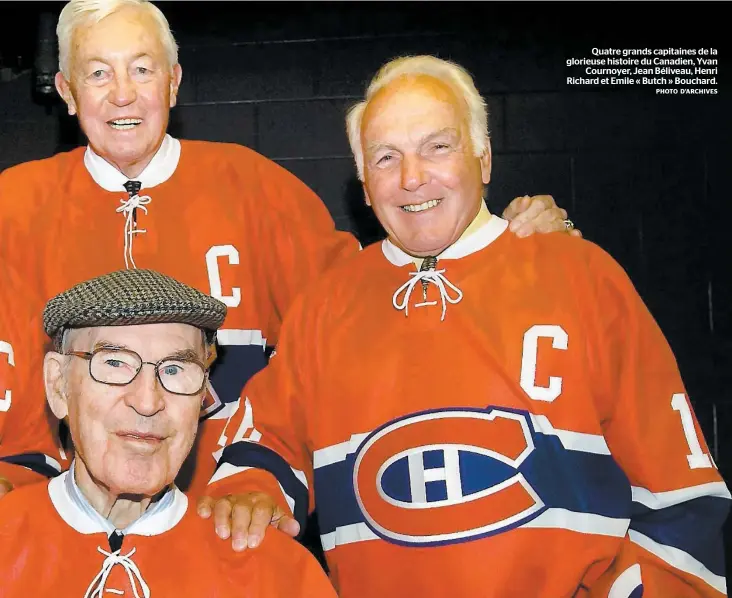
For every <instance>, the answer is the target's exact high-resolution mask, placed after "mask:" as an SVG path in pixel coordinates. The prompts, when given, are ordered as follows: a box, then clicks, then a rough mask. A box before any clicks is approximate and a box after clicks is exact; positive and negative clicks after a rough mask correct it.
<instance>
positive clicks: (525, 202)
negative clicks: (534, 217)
mask: <svg viewBox="0 0 732 598" xmlns="http://www.w3.org/2000/svg"><path fill="white" fill-rule="evenodd" d="M530 203H531V198H530V197H529V196H528V195H524V196H522V197H514V198H513V201H512V202H511V203H510V204H508V207H507V208H506V209H505V210H503V217H504V218H505V219H506V220H513V219H514V218H516V216H518V215H519V214H520V213H521V212H523V211H524V210H525V209H526V208H528V207H529V204H530Z"/></svg>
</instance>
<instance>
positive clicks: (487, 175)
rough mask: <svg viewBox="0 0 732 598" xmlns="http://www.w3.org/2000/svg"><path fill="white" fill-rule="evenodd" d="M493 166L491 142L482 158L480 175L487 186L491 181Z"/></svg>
mask: <svg viewBox="0 0 732 598" xmlns="http://www.w3.org/2000/svg"><path fill="white" fill-rule="evenodd" d="M492 166H493V154H492V153H491V142H490V141H488V142H486V147H485V151H484V152H483V155H482V156H481V157H480V175H481V177H480V178H481V179H482V180H483V184H484V185H487V184H488V183H490V181H491V168H492Z"/></svg>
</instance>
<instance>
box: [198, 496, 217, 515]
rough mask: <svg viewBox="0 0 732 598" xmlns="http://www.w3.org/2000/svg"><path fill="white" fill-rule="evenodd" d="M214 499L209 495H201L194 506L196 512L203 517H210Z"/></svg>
mask: <svg viewBox="0 0 732 598" xmlns="http://www.w3.org/2000/svg"><path fill="white" fill-rule="evenodd" d="M214 502H215V501H214V499H213V498H211V497H210V496H202V497H201V498H199V499H198V505H197V507H196V509H197V511H198V514H199V515H200V516H201V517H203V518H204V519H208V518H209V517H211V512H212V511H213V505H214Z"/></svg>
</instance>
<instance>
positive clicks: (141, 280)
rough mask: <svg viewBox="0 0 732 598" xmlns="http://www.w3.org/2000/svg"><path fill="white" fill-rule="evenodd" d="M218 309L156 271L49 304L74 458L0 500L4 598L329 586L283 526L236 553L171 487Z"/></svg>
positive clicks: (238, 592) (58, 387) (81, 287)
mask: <svg viewBox="0 0 732 598" xmlns="http://www.w3.org/2000/svg"><path fill="white" fill-rule="evenodd" d="M225 317H226V306H225V305H224V304H223V303H222V302H221V301H219V300H217V299H214V298H212V297H210V296H208V295H205V294H204V293H201V292H200V291H197V290H196V289H194V288H192V287H189V286H188V285H185V284H183V283H181V282H179V281H177V280H175V279H173V278H170V277H168V276H166V275H164V274H160V273H158V272H155V271H152V270H123V271H119V272H112V273H110V274H106V275H103V276H99V277H97V278H94V279H91V280H88V281H85V282H82V283H80V284H78V285H76V286H74V287H72V288H70V289H68V290H66V291H64V292H62V293H60V294H59V295H57V296H56V297H54V298H53V299H51V300H50V301H49V302H48V303H47V305H46V308H45V310H44V312H43V327H44V329H45V331H46V333H47V334H48V336H49V337H51V338H52V339H53V341H54V350H52V351H49V352H48V353H47V354H46V357H45V361H44V368H43V369H44V379H45V385H46V395H47V399H48V404H49V406H50V408H51V411H52V412H53V414H54V415H55V416H56V417H57V418H59V419H63V420H65V421H66V422H67V424H68V426H69V430H70V432H71V438H72V440H73V444H74V449H75V457H74V460H73V462H72V464H71V467H70V469H69V470H68V471H66V472H65V473H63V474H61V475H60V476H58V477H56V478H54V479H53V480H52V481H51V482H50V483H41V484H34V485H30V486H26V487H23V488H20V489H18V490H16V491H14V492H12V493H11V494H10V495H9V496H8V497H6V498H5V499H4V500H3V506H4V508H3V509H2V510H0V579H1V580H2V582H0V583H1V584H2V595H3V596H4V597H9V598H12V597H21V596H22V597H25V596H31V595H33V596H47V595H51V594H53V595H58V596H74V597H81V596H85V597H87V596H101V595H103V594H104V593H105V592H112V593H117V594H123V593H124V595H133V596H136V597H138V598H142V597H144V598H148V597H149V596H152V595H155V596H159V597H162V596H180V595H186V596H204V595H206V596H208V595H217V596H219V595H221V596H250V595H251V596H313V597H315V596H317V597H320V596H322V597H324V598H330V597H332V596H335V593H334V591H333V589H332V586H331V585H330V583H329V581H328V579H327V577H326V576H325V573H324V572H323V571H322V569H321V568H320V565H319V564H318V562H317V561H316V560H315V558H314V557H313V556H311V555H310V554H309V553H308V552H307V550H306V549H305V548H303V547H302V546H300V545H299V544H297V543H296V542H291V541H290V540H288V539H287V538H286V536H285V535H284V534H283V533H282V532H279V531H276V530H275V531H274V533H271V534H268V536H267V541H266V542H264V544H263V547H264V549H265V550H264V552H262V553H260V551H249V552H247V553H234V552H233V551H231V550H230V549H229V548H228V545H227V544H225V543H222V542H220V541H219V540H217V539H216V538H215V536H214V535H213V534H211V532H210V529H209V525H208V524H207V523H206V522H205V521H203V520H202V519H201V518H200V517H198V516H197V515H196V514H195V511H194V509H193V507H192V506H189V504H188V499H187V498H186V496H185V495H184V494H183V493H182V492H181V491H180V490H178V488H177V487H176V486H175V484H174V480H175V477H176V476H177V475H178V472H179V470H180V468H181V465H182V464H183V461H184V460H185V458H186V457H187V456H188V453H189V452H190V451H191V448H192V447H193V443H194V440H195V437H196V432H197V428H198V421H199V416H200V411H201V404H202V401H203V398H204V395H205V388H206V383H207V380H208V368H209V366H210V365H211V363H212V361H213V360H214V358H215V351H214V342H215V340H214V339H215V334H216V331H217V330H218V328H219V327H220V326H221V325H222V323H223V322H224V318H225ZM146 366H149V367H146ZM162 554H165V557H164V558H161V555H162ZM70 559H73V563H74V565H73V567H69V562H70ZM170 563H175V564H176V567H175V569H173V568H171V567H170ZM283 568H284V569H286V570H287V571H288V575H287V576H282V575H281V574H280V571H281V570H282V569H283ZM59 590H60V593H59Z"/></svg>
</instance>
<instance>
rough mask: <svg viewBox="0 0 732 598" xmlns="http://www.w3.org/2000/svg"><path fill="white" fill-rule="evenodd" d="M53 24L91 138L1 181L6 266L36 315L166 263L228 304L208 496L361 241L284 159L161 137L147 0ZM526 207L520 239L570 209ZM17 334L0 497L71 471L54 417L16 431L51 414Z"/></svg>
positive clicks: (166, 89)
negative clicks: (231, 431) (260, 391)
mask: <svg viewBox="0 0 732 598" xmlns="http://www.w3.org/2000/svg"><path fill="white" fill-rule="evenodd" d="M57 33H58V38H59V61H60V64H59V66H60V72H59V73H58V74H57V76H56V86H57V89H58V92H59V93H60V94H61V96H62V97H63V99H64V101H65V102H66V104H67V105H68V111H69V113H70V114H75V115H76V116H77V117H78V119H79V124H80V126H81V129H82V130H83V132H84V134H85V135H86V137H87V138H88V141H89V143H88V146H87V147H85V148H77V149H74V150H72V151H70V152H67V153H62V154H59V155H56V156H53V157H52V158H49V159H46V160H40V161H34V162H29V163H26V164H21V165H19V166H16V167H14V168H10V169H8V170H5V171H4V172H2V173H1V174H0V256H2V260H1V261H2V267H5V266H8V267H12V268H14V269H15V271H17V272H21V273H22V274H23V277H24V280H25V281H26V282H27V283H28V286H29V288H30V291H31V294H30V295H29V296H27V297H26V298H25V299H24V301H25V302H26V303H27V302H31V303H33V304H34V305H35V309H38V310H40V309H41V308H42V306H43V304H44V303H45V301H46V300H47V299H48V298H49V297H52V296H53V295H55V294H56V293H58V292H60V291H61V290H63V289H65V288H68V287H69V286H71V285H73V284H75V283H78V282H80V281H82V280H85V279H88V278H91V277H94V276H98V275H100V274H103V273H105V272H110V271H114V270H116V269H118V268H120V267H128V268H135V267H141V268H152V269H156V270H158V271H161V272H165V273H167V274H169V275H172V276H174V277H175V278H177V279H179V280H182V281H184V282H186V283H187V284H189V285H191V286H193V287H195V288H197V289H199V290H201V291H204V292H206V293H209V294H211V295H212V296H214V297H216V298H218V299H220V300H221V301H223V302H224V303H225V304H226V305H227V306H228V308H229V312H228V316H227V320H226V322H225V324H224V327H223V328H222V330H221V332H220V334H219V344H220V356H221V359H220V361H219V362H218V363H217V365H216V367H215V368H214V371H213V372H212V376H211V385H210V388H209V392H208V396H207V404H206V408H205V410H204V414H205V417H207V418H208V419H206V421H205V422H204V423H203V424H202V429H201V434H200V439H199V442H198V444H197V446H198V451H197V454H196V455H194V458H192V459H191V460H190V461H189V463H188V465H189V466H190V467H186V468H184V470H185V471H186V475H185V476H182V478H183V477H186V478H188V480H187V481H186V482H185V484H184V486H185V487H187V489H188V491H189V492H193V493H197V494H200V493H202V492H203V491H204V489H205V485H206V482H207V481H208V479H209V478H210V476H211V474H212V472H213V470H214V468H215V466H216V462H217V458H218V456H219V455H220V452H221V449H222V448H223V446H224V444H225V443H226V440H227V435H226V433H225V428H226V424H227V422H228V420H229V418H230V417H231V416H232V415H233V414H234V413H236V412H237V411H240V410H241V406H240V404H239V395H240V392H241V389H242V388H243V386H244V384H245V382H246V381H247V380H248V379H249V377H250V376H251V375H252V374H253V373H254V372H256V371H258V370H259V369H261V368H262V367H264V366H265V364H266V362H267V355H268V353H267V351H266V349H267V347H268V346H273V345H274V344H276V342H277V340H278V336H279V329H280V325H281V320H282V317H283V315H284V314H285V313H286V312H287V311H288V309H289V307H290V304H291V303H292V301H293V299H294V298H295V296H297V295H298V294H299V293H300V291H301V290H302V289H303V288H304V287H305V286H306V285H308V284H309V283H310V282H311V281H312V280H313V279H314V278H316V277H317V276H319V275H320V273H322V272H323V271H325V270H326V269H327V268H328V267H329V266H330V265H332V264H334V263H337V262H338V261H341V260H344V259H346V257H348V256H352V255H355V254H356V253H357V252H358V250H359V246H358V243H357V241H356V240H355V239H354V238H353V237H352V236H351V235H349V234H347V233H344V232H339V231H336V230H335V228H334V224H333V221H332V219H331V218H330V216H329V214H328V212H327V210H326V208H325V206H324V205H323V203H322V202H321V201H320V200H319V199H318V197H317V196H316V195H315V194H314V193H313V192H312V191H310V190H309V189H308V188H307V187H306V186H305V185H304V184H303V183H302V182H300V181H299V180H298V179H297V178H295V177H294V176H293V175H291V174H290V173H289V172H287V171H286V170H285V169H283V168H281V167H280V166H278V165H277V164H275V163H274V162H272V161H270V160H268V159H266V158H264V157H263V156H261V155H259V154H257V153H256V152H254V151H252V150H250V149H248V148H245V147H242V146H238V145H234V144H224V143H209V142H201V141H185V140H183V141H180V140H178V139H174V138H173V137H171V136H169V135H167V134H166V127H167V125H168V117H169V112H170V109H171V108H172V107H173V106H175V104H176V101H177V96H178V89H179V86H180V84H181V79H182V70H181V66H180V64H178V55H177V46H176V42H175V40H174V39H173V36H172V34H171V32H170V29H169V27H168V22H167V20H166V19H165V16H164V15H163V14H162V12H160V10H159V9H158V8H156V7H155V6H154V5H153V4H151V3H149V2H147V1H145V0H72V1H71V2H69V3H68V4H66V5H65V6H64V8H63V10H62V11H61V15H60V18H59V22H58V29H57ZM242 76H243V77H244V76H246V73H245V71H243V72H242ZM232 126H236V123H232ZM519 209H524V210H525V211H524V212H523V213H522V214H519V215H518V216H516V218H515V220H514V225H515V226H516V228H517V229H518V230H517V233H518V234H521V235H523V234H525V233H531V232H533V231H534V230H539V231H543V232H546V231H549V230H555V229H564V227H565V224H564V223H563V220H562V219H563V218H566V212H564V210H560V209H559V208H557V207H556V206H555V204H554V202H553V200H552V199H551V198H550V197H548V196H538V197H536V198H534V199H533V200H531V201H529V198H523V199H520V198H517V200H515V201H514V203H513V204H512V206H511V207H510V208H509V210H510V212H511V213H513V214H515V213H516V212H517V211H518V210H519ZM574 234H578V233H577V231H574ZM6 300H7V301H8V302H10V306H9V311H10V312H12V311H13V308H12V306H13V305H17V303H16V302H17V301H19V299H18V297H17V296H16V295H14V294H13V293H8V297H7V299H6ZM9 334H10V333H9V332H8V330H7V329H6V328H3V323H2V322H0V365H1V367H0V371H2V369H3V368H13V369H14V374H15V375H14V378H15V379H16V380H18V379H20V380H21V381H22V382H19V384H21V386H22V388H23V389H24V392H23V393H21V392H20V389H19V387H16V388H10V387H9V386H8V385H7V384H6V383H4V381H3V380H2V379H0V391H4V392H5V393H9V394H8V396H9V397H11V398H12V400H11V399H10V398H8V399H0V495H3V494H4V493H5V492H6V491H7V490H8V489H10V488H12V487H13V486H18V485H22V484H23V483H26V482H28V481H29V480H30V479H33V478H35V479H38V476H35V475H34V474H33V473H32V471H37V472H41V473H44V474H49V473H57V472H58V471H60V470H62V469H65V468H66V467H67V465H68V461H67V460H64V458H63V457H64V456H65V455H60V454H59V452H58V449H57V448H56V446H55V443H54V439H53V437H52V435H51V434H50V430H49V429H48V426H46V427H45V428H46V431H45V433H40V432H38V433H34V434H32V435H30V434H26V433H25V430H26V429H27V428H25V427H22V426H17V425H13V424H12V422H20V421H24V422H35V423H34V424H33V425H32V427H33V428H34V429H36V428H41V427H42V426H41V422H45V416H44V414H43V401H42V394H43V393H42V387H41V385H40V381H37V380H36V376H37V371H38V362H39V361H40V360H41V359H42V355H43V350H42V347H41V346H40V344H34V345H32V346H31V347H29V348H26V347H25V346H22V345H25V344H26V343H30V342H32V338H31V337H30V336H25V335H23V334H22V331H21V333H20V334H18V335H17V336H16V337H15V338H10V336H9ZM15 355H28V356H29V359H25V360H21V359H15V358H14V356H15ZM20 412H22V414H21V413H20ZM191 471H193V472H194V474H193V477H192V479H191ZM182 478H181V481H182V482H183V480H182ZM293 533H295V531H293Z"/></svg>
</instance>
